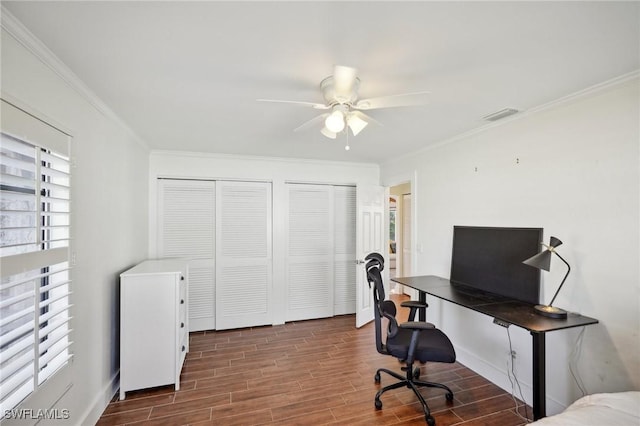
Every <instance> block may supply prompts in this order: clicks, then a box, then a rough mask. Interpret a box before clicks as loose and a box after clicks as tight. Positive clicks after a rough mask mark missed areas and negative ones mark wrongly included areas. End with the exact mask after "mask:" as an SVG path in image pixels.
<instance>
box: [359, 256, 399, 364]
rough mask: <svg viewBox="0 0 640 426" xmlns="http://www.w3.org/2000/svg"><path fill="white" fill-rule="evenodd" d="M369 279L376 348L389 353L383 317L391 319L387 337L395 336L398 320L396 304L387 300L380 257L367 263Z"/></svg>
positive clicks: (383, 352)
mask: <svg viewBox="0 0 640 426" xmlns="http://www.w3.org/2000/svg"><path fill="white" fill-rule="evenodd" d="M365 267H366V270H367V280H368V281H369V286H370V287H372V289H373V302H374V309H373V312H374V322H375V331H376V349H377V350H378V352H380V353H382V354H387V353H388V352H387V349H386V345H385V344H384V342H383V341H382V318H387V319H388V320H389V325H388V327H387V338H389V337H394V336H395V335H396V334H397V332H398V322H397V321H396V312H397V311H396V305H395V304H394V303H393V302H392V301H391V300H385V294H384V283H383V282H382V274H381V273H380V272H381V270H382V266H381V264H380V262H379V260H378V259H372V260H370V261H369V262H367V264H366V266H365Z"/></svg>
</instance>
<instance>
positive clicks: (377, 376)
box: [373, 373, 380, 383]
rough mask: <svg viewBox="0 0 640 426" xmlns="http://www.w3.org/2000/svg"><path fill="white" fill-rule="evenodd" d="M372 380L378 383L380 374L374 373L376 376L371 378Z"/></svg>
mask: <svg viewBox="0 0 640 426" xmlns="http://www.w3.org/2000/svg"><path fill="white" fill-rule="evenodd" d="M373 380H375V381H376V383H380V373H376V375H375V376H373Z"/></svg>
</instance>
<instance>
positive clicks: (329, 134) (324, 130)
mask: <svg viewBox="0 0 640 426" xmlns="http://www.w3.org/2000/svg"><path fill="white" fill-rule="evenodd" d="M320 133H322V134H323V135H325V136H326V137H328V138H329V139H335V138H336V134H335V132H332V131H331V130H329V129H327V127H326V126H325V127H323V128H322V130H320Z"/></svg>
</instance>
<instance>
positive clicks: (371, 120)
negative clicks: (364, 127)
mask: <svg viewBox="0 0 640 426" xmlns="http://www.w3.org/2000/svg"><path fill="white" fill-rule="evenodd" d="M351 114H353V115H355V116H357V117H358V118H360V119H361V120H364V121H366V122H367V123H373V124H377V125H378V126H382V125H383V124H382V123H381V122H379V121H378V120H376V119H375V118H373V117H371V116H370V115H367V114H365V113H364V112H362V111H352V112H351Z"/></svg>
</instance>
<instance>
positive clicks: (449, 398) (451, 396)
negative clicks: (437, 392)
mask: <svg viewBox="0 0 640 426" xmlns="http://www.w3.org/2000/svg"><path fill="white" fill-rule="evenodd" d="M445 398H447V401H449V402H451V401H453V394H452V393H451V392H449V393H447V394H446V395H445Z"/></svg>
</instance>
